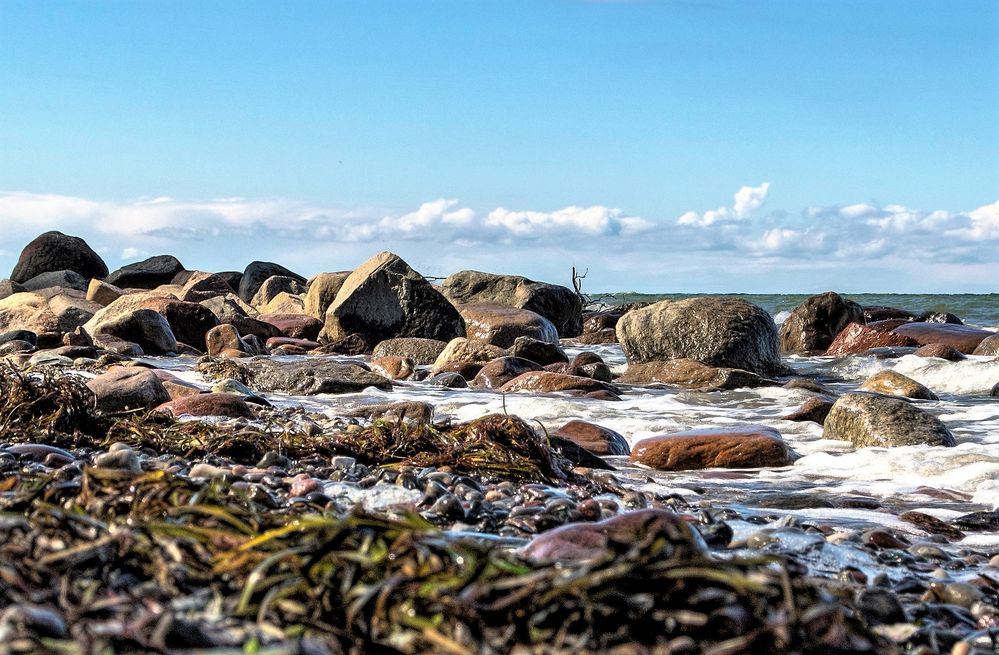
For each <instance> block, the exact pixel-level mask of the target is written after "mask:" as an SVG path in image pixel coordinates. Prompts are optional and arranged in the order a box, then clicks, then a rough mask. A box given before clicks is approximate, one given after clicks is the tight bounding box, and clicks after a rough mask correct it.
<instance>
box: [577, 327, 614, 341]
mask: <svg viewBox="0 0 999 655" xmlns="http://www.w3.org/2000/svg"><path fill="white" fill-rule="evenodd" d="M575 342H576V343H579V344H584V345H598V344H602V343H617V330H616V329H614V328H605V329H603V330H600V331H599V332H588V333H585V334H581V335H579V336H578V337H575Z"/></svg>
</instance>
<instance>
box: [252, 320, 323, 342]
mask: <svg viewBox="0 0 999 655" xmlns="http://www.w3.org/2000/svg"><path fill="white" fill-rule="evenodd" d="M257 320H260V321H264V322H265V323H270V324H271V325H273V326H274V327H276V328H277V329H279V330H281V332H282V333H283V334H284V335H285V336H287V337H291V338H293V339H299V340H301V341H307V342H313V343H316V340H317V339H318V338H319V331H320V330H322V329H323V322H322V321H320V320H319V319H318V318H313V317H311V316H306V315H305V314H260V315H258V316H257ZM318 346H319V344H318V343H316V347H318Z"/></svg>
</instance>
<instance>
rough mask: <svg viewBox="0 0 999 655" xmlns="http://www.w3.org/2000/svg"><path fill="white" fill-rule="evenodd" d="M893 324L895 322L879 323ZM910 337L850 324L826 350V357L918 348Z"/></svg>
mask: <svg viewBox="0 0 999 655" xmlns="http://www.w3.org/2000/svg"><path fill="white" fill-rule="evenodd" d="M879 322H880V323H891V322H893V321H879ZM918 345H919V344H918V343H917V342H916V341H915V340H914V339H911V338H910V337H907V336H904V335H901V334H895V333H893V332H890V331H885V330H883V329H880V328H879V327H877V326H876V324H873V323H872V324H871V325H861V324H860V323H850V324H849V325H847V326H846V327H845V328H844V329H843V331H842V332H840V333H839V334H838V335H836V338H835V339H834V340H833V342H832V345H830V346H829V349H828V350H826V355H831V356H834V357H842V356H843V355H853V354H859V353H863V352H866V351H868V350H870V349H871V348H890V347H897V346H903V347H904V346H918Z"/></svg>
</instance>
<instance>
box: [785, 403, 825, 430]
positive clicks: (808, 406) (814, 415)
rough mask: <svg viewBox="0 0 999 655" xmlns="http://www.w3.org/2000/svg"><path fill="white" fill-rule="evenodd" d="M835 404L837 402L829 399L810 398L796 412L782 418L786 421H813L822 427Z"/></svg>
mask: <svg viewBox="0 0 999 655" xmlns="http://www.w3.org/2000/svg"><path fill="white" fill-rule="evenodd" d="M834 402H836V400H835V399H834V398H829V397H815V398H809V399H808V400H806V401H805V402H804V403H803V404H802V405H801V407H800V408H798V409H797V410H796V411H794V412H791V413H790V414H787V415H785V416H781V418H782V419H783V420H785V421H798V422H801V421H813V422H815V423H818V424H819V425H822V424H823V423H825V420H826V417H827V416H829V410H830V409H832V406H833V403H834Z"/></svg>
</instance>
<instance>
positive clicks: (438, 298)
mask: <svg viewBox="0 0 999 655" xmlns="http://www.w3.org/2000/svg"><path fill="white" fill-rule="evenodd" d="M354 333H360V334H363V335H364V336H365V337H366V338H367V339H368V341H369V342H371V343H378V342H379V341H384V340H385V339H391V338H395V337H423V338H428V339H439V340H441V341H449V340H451V339H453V338H455V337H460V336H463V335H464V334H465V324H464V321H463V320H462V318H461V315H460V314H459V313H458V310H457V309H455V308H454V306H453V305H452V304H451V303H450V302H448V300H447V298H445V297H444V296H443V295H441V293H440V292H439V291H437V290H436V289H435V288H434V287H433V286H432V285H431V284H430V283H429V282H427V281H426V280H425V279H424V278H423V276H421V275H420V274H419V273H417V272H416V271H414V270H413V269H412V268H410V267H409V265H408V264H407V263H406V262H404V261H403V260H402V259H401V258H400V257H398V256H397V255H394V254H392V253H390V252H383V253H380V254H378V255H376V256H375V257H372V258H371V259H369V260H368V261H367V262H365V263H364V264H362V265H361V266H359V267H358V268H357V269H356V270H355V271H354V272H353V273H351V274H350V276H349V277H348V278H347V279H346V280H345V281H344V283H343V286H342V287H341V288H340V291H339V292H338V293H337V295H336V298H335V299H334V301H333V304H331V305H330V306H329V309H327V310H326V316H325V326H324V327H323V331H322V333H321V334H320V341H324V340H325V341H336V340H337V339H340V338H343V337H345V336H347V335H349V334H354Z"/></svg>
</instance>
